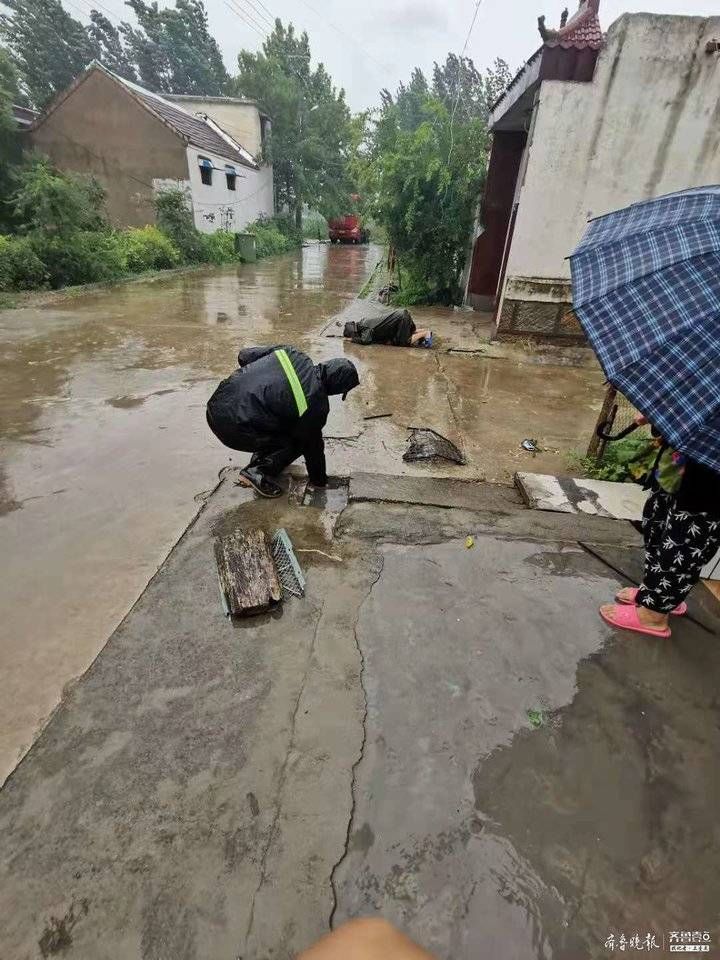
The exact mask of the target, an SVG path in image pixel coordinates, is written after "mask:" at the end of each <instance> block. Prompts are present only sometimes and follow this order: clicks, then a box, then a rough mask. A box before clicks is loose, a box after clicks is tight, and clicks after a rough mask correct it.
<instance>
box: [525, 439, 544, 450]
mask: <svg viewBox="0 0 720 960" xmlns="http://www.w3.org/2000/svg"><path fill="white" fill-rule="evenodd" d="M520 446H521V447H522V448H523V450H527V452H528V453H540V447H539V446H538V442H537V440H533V439H528V440H523V442H522V443H521V444H520Z"/></svg>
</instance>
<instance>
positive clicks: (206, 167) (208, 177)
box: [198, 157, 213, 187]
mask: <svg viewBox="0 0 720 960" xmlns="http://www.w3.org/2000/svg"><path fill="white" fill-rule="evenodd" d="M198 166H199V167H200V179H201V180H202V182H203V183H204V184H205V186H206V187H210V186H212V172H213V165H212V160H208V158H207V157H198Z"/></svg>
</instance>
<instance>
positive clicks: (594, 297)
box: [570, 186, 720, 637]
mask: <svg viewBox="0 0 720 960" xmlns="http://www.w3.org/2000/svg"><path fill="white" fill-rule="evenodd" d="M570 259H571V269H572V283H573V304H574V309H575V313H576V314H577V317H578V319H579V321H580V323H581V325H582V327H583V329H584V331H585V333H586V335H587V337H588V340H589V341H590V343H591V345H592V347H593V349H594V350H595V352H596V354H597V356H598V359H599V360H600V363H601V365H602V367H603V370H604V371H605V375H606V377H607V379H608V381H609V382H610V383H611V384H612V385H613V386H614V387H616V388H617V389H618V390H619V391H620V392H622V393H623V394H625V396H626V397H628V399H629V400H630V401H631V402H632V403H633V404H634V406H635V407H636V408H637V409H638V410H639V411H640V412H641V415H642V416H641V422H646V423H650V424H652V426H653V429H654V433H655V434H656V435H657V437H658V438H659V440H658V445H657V449H656V451H655V457H654V461H653V463H652V464H651V468H650V471H649V480H650V485H651V487H652V490H653V492H652V495H651V496H650V498H649V499H648V501H647V503H646V505H645V509H644V514H643V533H644V537H645V571H644V577H643V582H642V584H641V586H640V588H639V589H637V590H636V589H634V588H628V589H626V590H623V591H621V592H620V593H619V594H618V596H617V597H616V600H617V603H616V604H608V605H605V606H603V607H602V608H601V609H600V615H601V616H602V618H603V619H604V620H605V621H606V622H607V623H610V624H612V625H613V626H616V627H622V628H624V629H626V630H632V631H635V632H637V633H646V634H649V635H651V636H657V637H667V636H669V635H670V626H669V620H670V615H671V614H672V613H675V614H680V613H684V612H685V610H686V609H687V608H686V605H685V602H684V601H685V598H686V596H687V595H688V594H689V592H690V590H691V589H692V587H693V586H694V585H695V584H696V583H697V582H698V580H699V579H700V572H701V570H702V567H703V566H704V564H705V563H707V562H708V561H709V560H711V559H712V557H713V556H714V555H715V553H717V551H718V549H719V548H720V186H710V187H698V188H696V189H692V190H685V191H681V192H679V193H674V194H669V195H668V196H664V197H658V198H657V199H654V200H648V201H645V202H643V203H637V204H633V205H632V206H630V207H627V208H626V209H624V210H619V211H617V212H615V213H610V214H607V215H606V216H604V217H600V218H598V219H596V220H593V221H591V223H590V225H589V226H588V229H587V231H586V233H585V236H584V237H583V239H582V241H581V243H580V245H579V247H578V248H577V250H576V251H575V252H574V254H573V255H572V257H571V258H570Z"/></svg>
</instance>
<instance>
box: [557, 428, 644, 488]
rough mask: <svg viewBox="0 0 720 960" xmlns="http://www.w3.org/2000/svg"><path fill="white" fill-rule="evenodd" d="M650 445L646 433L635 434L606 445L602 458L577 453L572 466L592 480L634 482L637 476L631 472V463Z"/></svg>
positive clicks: (572, 460) (572, 459)
mask: <svg viewBox="0 0 720 960" xmlns="http://www.w3.org/2000/svg"><path fill="white" fill-rule="evenodd" d="M647 447H648V436H647V435H646V434H644V433H643V434H637V433H635V434H633V435H632V436H629V437H625V439H624V440H616V441H615V442H614V443H608V444H606V446H605V453H604V455H603V458H602V460H594V459H593V458H592V457H585V456H580V455H579V454H575V455H574V456H572V457H571V458H570V459H571V466H572V468H573V469H574V470H578V471H580V472H581V473H582V475H583V476H584V477H589V478H590V479H591V480H615V481H617V482H619V483H632V482H634V480H635V478H634V477H633V475H632V473H631V472H630V464H631V463H632V462H633V461H634V460H635V459H636V458H637V457H639V456H641V455H642V454H643V453H644V452H645V451H646V450H647Z"/></svg>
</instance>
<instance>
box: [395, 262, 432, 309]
mask: <svg viewBox="0 0 720 960" xmlns="http://www.w3.org/2000/svg"><path fill="white" fill-rule="evenodd" d="M398 278H399V281H400V289H399V290H398V291H397V293H395V294H393V298H392V302H393V303H394V304H395V305H397V306H399V307H410V306H412V305H413V304H416V303H434V302H436V301H437V300H438V299H439V298H438V296H437V292H436V291H435V290H434V289H433V287H432V284H431V282H430V281H429V280H428V278H427V277H426V275H425V274H424V272H423V271H422V270H421V269H419V268H417V267H415V266H414V265H413V266H412V267H410V268H408V267H405V266H403V267H402V268H400V269H398Z"/></svg>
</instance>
